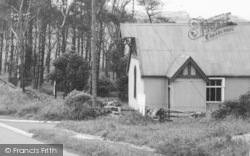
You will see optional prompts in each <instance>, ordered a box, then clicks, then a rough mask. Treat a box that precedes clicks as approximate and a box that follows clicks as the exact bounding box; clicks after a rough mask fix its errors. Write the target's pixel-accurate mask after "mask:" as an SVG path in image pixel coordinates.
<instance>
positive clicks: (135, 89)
mask: <svg viewBox="0 0 250 156" xmlns="http://www.w3.org/2000/svg"><path fill="white" fill-rule="evenodd" d="M136 79H137V71H136V66H135V68H134V98H135V99H136V92H137V83H136V82H137V80H136Z"/></svg>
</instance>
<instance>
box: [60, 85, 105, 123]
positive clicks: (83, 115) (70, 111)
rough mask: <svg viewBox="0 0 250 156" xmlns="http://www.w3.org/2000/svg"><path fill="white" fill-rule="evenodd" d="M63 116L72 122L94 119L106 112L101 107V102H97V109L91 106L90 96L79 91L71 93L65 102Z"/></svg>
mask: <svg viewBox="0 0 250 156" xmlns="http://www.w3.org/2000/svg"><path fill="white" fill-rule="evenodd" d="M64 104H65V109H66V111H65V113H66V114H65V115H66V116H67V118H68V119H72V120H86V119H94V118H96V117H98V116H101V115H105V114H107V113H108V112H107V111H105V110H104V108H103V107H102V102H101V101H99V100H98V101H97V105H98V107H93V106H92V99H91V95H90V94H88V93H84V92H80V91H76V90H74V91H72V92H71V93H70V94H69V95H68V96H67V97H66V100H65V103H64Z"/></svg>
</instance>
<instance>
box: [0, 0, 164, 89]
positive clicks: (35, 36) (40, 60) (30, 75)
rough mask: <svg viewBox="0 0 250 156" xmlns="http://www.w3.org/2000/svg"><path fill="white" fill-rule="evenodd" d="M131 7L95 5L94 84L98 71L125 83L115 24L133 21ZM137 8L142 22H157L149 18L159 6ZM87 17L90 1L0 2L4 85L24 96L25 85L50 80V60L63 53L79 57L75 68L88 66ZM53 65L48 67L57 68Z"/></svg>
mask: <svg viewBox="0 0 250 156" xmlns="http://www.w3.org/2000/svg"><path fill="white" fill-rule="evenodd" d="M134 3H135V1H134V0H97V1H96V3H95V8H96V9H95V15H96V23H95V28H94V29H95V30H96V45H95V49H96V52H97V58H96V59H97V61H96V62H97V69H96V72H97V74H96V75H97V79H99V75H100V74H99V73H100V71H102V72H103V73H104V75H105V76H106V77H107V78H109V77H110V76H111V75H110V72H112V73H114V74H113V75H116V79H117V80H119V79H126V76H125V75H126V73H125V71H126V70H125V67H126V61H124V53H123V48H124V44H123V43H124V42H123V41H122V40H121V38H120V23H125V22H137V21H138V20H137V19H136V18H135V14H136V12H135V10H134ZM138 3H139V5H142V6H144V7H145V11H146V12H147V14H148V17H149V19H148V21H150V22H154V21H156V22H157V21H158V22H159V20H157V19H158V18H159V17H154V16H155V15H156V14H157V13H156V11H157V9H158V7H159V6H158V5H160V4H161V3H160V2H159V0H138ZM131 4H132V5H131ZM150 5H151V7H150ZM131 6H132V7H131ZM128 7H131V8H130V10H131V11H128ZM150 9H151V12H150ZM152 10H153V11H152ZM92 13H93V12H92ZM149 13H151V14H149ZM91 17H92V16H91V0H0V73H7V74H8V80H9V81H10V82H12V83H13V84H15V85H17V86H19V87H21V88H22V89H23V91H25V86H27V85H31V86H32V87H33V88H34V89H39V88H40V87H41V86H42V84H43V82H44V80H45V77H46V75H47V74H49V73H52V75H53V71H51V67H52V60H54V59H57V58H58V57H60V56H62V57H63V56H67V54H66V53H67V52H72V51H73V52H74V53H75V54H77V55H79V56H81V57H82V59H83V60H80V61H79V62H87V64H89V65H91V59H92V53H91ZM154 18H155V19H156V20H154ZM161 18H162V17H161ZM161 20H163V21H164V20H165V22H166V21H167V19H164V18H162V19H161ZM92 46H93V45H92ZM92 48H93V47H92ZM58 63H60V61H59V62H54V65H55V66H57V67H58V66H60V65H58ZM63 63H65V62H63ZM79 64H81V65H82V64H83V63H79ZM124 64H125V65H124ZM86 67H87V65H86ZM88 69H90V68H89V67H88ZM85 73H86V72H85ZM62 74H65V73H62ZM72 81H73V80H72ZM77 81H79V80H77ZM119 82H127V81H126V80H125V81H124V80H121V81H119ZM74 83H75V81H74ZM74 83H73V84H74ZM84 83H85V82H84ZM74 85H76V84H74Z"/></svg>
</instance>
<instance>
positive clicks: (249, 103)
mask: <svg viewBox="0 0 250 156" xmlns="http://www.w3.org/2000/svg"><path fill="white" fill-rule="evenodd" d="M229 115H233V116H236V117H242V118H246V117H249V116H250V93H249V92H248V93H246V94H244V95H241V96H240V98H239V99H238V100H237V101H225V102H224V103H223V104H222V106H221V107H220V108H219V109H218V110H216V111H214V112H213V113H212V117H213V118H215V119H223V118H225V117H227V116H229Z"/></svg>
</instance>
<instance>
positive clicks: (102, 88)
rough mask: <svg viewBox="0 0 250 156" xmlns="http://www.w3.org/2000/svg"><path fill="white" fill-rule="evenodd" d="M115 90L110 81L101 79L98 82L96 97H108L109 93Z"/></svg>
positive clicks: (104, 78)
mask: <svg viewBox="0 0 250 156" xmlns="http://www.w3.org/2000/svg"><path fill="white" fill-rule="evenodd" d="M114 89H115V86H114V85H113V83H112V82H111V80H110V79H108V78H106V77H102V78H100V79H99V82H98V96H101V97H108V96H109V95H110V92H111V91H113V90H114Z"/></svg>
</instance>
